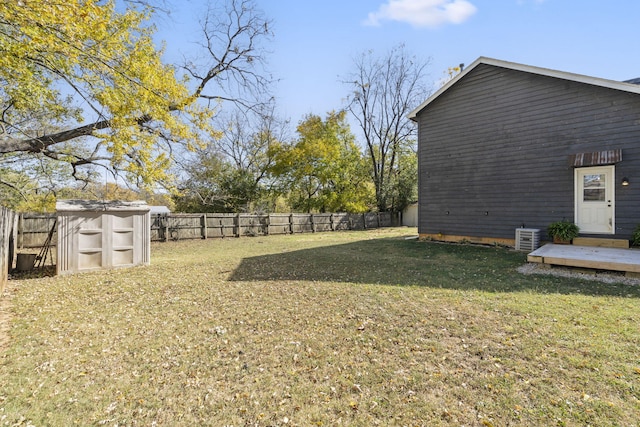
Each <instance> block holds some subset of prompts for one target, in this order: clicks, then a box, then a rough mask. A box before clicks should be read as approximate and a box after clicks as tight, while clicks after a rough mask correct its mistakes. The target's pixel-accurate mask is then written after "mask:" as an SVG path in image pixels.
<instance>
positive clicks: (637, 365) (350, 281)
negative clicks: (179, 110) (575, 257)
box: [0, 228, 640, 427]
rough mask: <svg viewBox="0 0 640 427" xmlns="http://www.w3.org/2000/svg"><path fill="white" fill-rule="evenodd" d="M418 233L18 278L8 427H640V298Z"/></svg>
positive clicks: (243, 248) (288, 243)
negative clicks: (526, 269) (522, 269)
mask: <svg viewBox="0 0 640 427" xmlns="http://www.w3.org/2000/svg"><path fill="white" fill-rule="evenodd" d="M411 232H414V233H415V230H411V229H410V230H407V229H400V228H396V229H383V230H379V231H368V232H342V233H322V234H315V235H309V234H305V235H294V236H270V237H259V238H242V239H224V240H206V241H183V242H177V243H173V242H172V243H164V244H157V245H153V247H152V265H151V266H149V267H137V268H133V269H126V270H114V271H107V272H100V273H90V274H80V275H75V276H68V277H49V278H39V279H23V280H17V281H13V282H11V284H10V285H9V294H10V295H8V297H9V298H7V295H5V298H7V300H10V303H11V307H10V310H11V324H10V328H9V336H10V340H9V343H8V344H7V345H5V348H3V349H1V350H0V384H1V387H0V426H4V425H7V426H16V425H25V426H27V425H36V426H44V425H52V426H69V425H74V424H77V425H107V426H115V425H118V426H122V425H128V426H154V425H157V426H206V425H208V426H236V427H237V426H285V425H287V426H336V425H344V426H375V425H381V426H439V425H442V426H458V425H466V426H496V427H498V426H533V425H536V426H586V425H591V426H622V425H624V426H633V425H638V422H637V421H636V420H639V419H640V352H639V349H640V288H638V287H634V286H629V285H616V284H603V283H599V282H590V281H582V280H579V279H569V278H560V277H553V276H541V275H522V274H520V273H518V272H517V271H516V268H517V267H519V266H521V265H522V264H523V263H524V262H525V258H526V257H525V255H524V254H522V253H517V252H514V251H511V250H508V249H503V248H497V247H496V248H487V247H478V246H467V245H446V244H438V243H428V242H417V241H415V240H405V239H404V236H406V235H408V234H411Z"/></svg>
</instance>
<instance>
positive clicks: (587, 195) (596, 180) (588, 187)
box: [582, 174, 606, 202]
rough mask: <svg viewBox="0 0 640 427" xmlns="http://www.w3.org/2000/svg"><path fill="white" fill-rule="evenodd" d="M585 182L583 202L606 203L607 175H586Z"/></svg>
mask: <svg viewBox="0 0 640 427" xmlns="http://www.w3.org/2000/svg"><path fill="white" fill-rule="evenodd" d="M583 180H584V181H583V185H584V187H583V188H584V191H583V195H582V200H584V201H585V202H604V201H605V199H606V191H605V185H606V175H605V174H597V175H584V178H583Z"/></svg>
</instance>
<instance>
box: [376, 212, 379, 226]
mask: <svg viewBox="0 0 640 427" xmlns="http://www.w3.org/2000/svg"><path fill="white" fill-rule="evenodd" d="M376 216H377V217H378V228H380V212H376Z"/></svg>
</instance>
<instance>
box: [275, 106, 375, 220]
mask: <svg viewBox="0 0 640 427" xmlns="http://www.w3.org/2000/svg"><path fill="white" fill-rule="evenodd" d="M297 132H298V135H299V138H298V140H297V142H296V143H295V144H293V145H292V146H288V147H282V148H281V150H280V152H279V153H278V154H277V156H276V163H275V166H274V167H273V168H272V169H271V171H272V173H273V174H274V176H275V177H276V178H277V179H278V180H279V182H280V185H281V186H282V188H284V189H286V194H287V195H288V199H289V203H290V205H291V207H292V209H293V210H297V211H305V212H314V211H315V212H318V211H319V212H340V211H346V212H365V211H367V210H369V209H370V206H371V205H370V203H371V201H372V195H373V192H372V187H371V185H370V184H369V182H370V181H369V177H368V174H367V169H366V163H365V162H364V160H363V158H362V155H361V153H360V150H359V148H358V147H357V145H356V144H355V137H354V136H353V134H352V133H351V129H350V127H349V124H348V123H347V121H346V112H345V111H341V112H338V113H336V112H330V113H328V114H327V117H326V119H325V120H322V118H321V117H319V116H316V115H309V116H307V117H306V119H305V120H304V121H302V122H301V123H300V124H299V125H298V128H297Z"/></svg>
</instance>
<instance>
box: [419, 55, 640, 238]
mask: <svg viewBox="0 0 640 427" xmlns="http://www.w3.org/2000/svg"><path fill="white" fill-rule="evenodd" d="M417 120H418V123H419V136H418V137H419V185H420V197H419V200H420V218H419V224H418V231H419V232H420V233H423V234H437V233H442V234H449V235H461V236H473V237H495V238H513V237H514V229H515V228H517V227H521V226H526V227H531V228H540V229H542V230H544V229H545V228H546V226H547V225H548V224H549V223H550V222H553V221H557V220H560V219H563V218H566V219H568V220H573V218H574V182H573V180H574V172H573V168H572V167H570V166H569V165H568V156H569V155H571V154H577V153H582V152H593V151H602V150H612V149H622V151H623V161H622V162H620V163H618V164H617V165H616V183H615V184H616V186H615V187H616V188H615V192H616V235H615V237H617V238H625V239H626V238H629V236H630V235H631V233H632V231H633V229H634V228H635V226H636V225H637V224H638V223H640V214H639V212H640V175H634V171H637V170H640V96H638V95H635V94H631V93H626V92H622V91H617V90H613V89H607V88H601V87H596V86H591V85H587V84H584V83H578V82H572V81H567V80H562V79H557V78H552V77H546V76H539V75H535V74H530V73H525V72H521V71H516V70H510V69H506V68H500V67H495V66H491V65H486V64H481V65H479V66H478V67H476V68H475V69H474V70H472V72H470V73H469V74H467V75H466V76H465V77H463V78H462V79H461V80H460V81H458V82H457V84H456V85H454V86H452V87H451V88H449V90H448V91H447V92H445V93H443V94H442V95H440V96H439V97H438V98H437V99H435V100H434V101H433V102H432V103H431V104H429V105H428V106H427V107H426V108H425V109H424V110H422V111H421V112H420V113H419V114H418V116H417ZM622 176H628V177H629V178H630V179H631V181H632V185H630V186H628V187H622V186H620V185H619V181H620V179H621V178H622ZM636 176H637V178H635V180H634V177H636ZM634 183H637V185H633V184H634ZM542 237H543V238H545V237H546V235H544V234H543V236H542Z"/></svg>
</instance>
